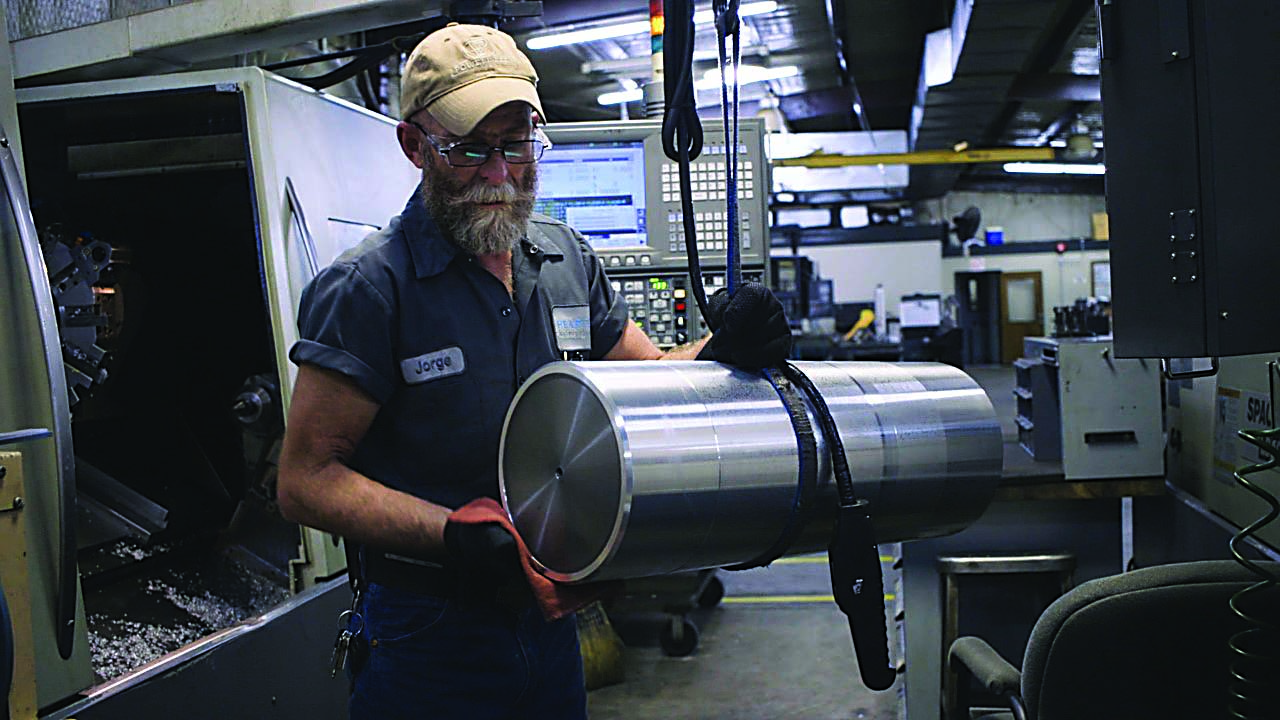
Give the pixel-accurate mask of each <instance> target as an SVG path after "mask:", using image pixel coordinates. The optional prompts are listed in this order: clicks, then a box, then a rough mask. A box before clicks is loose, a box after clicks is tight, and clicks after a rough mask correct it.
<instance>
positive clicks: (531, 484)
mask: <svg viewBox="0 0 1280 720" xmlns="http://www.w3.org/2000/svg"><path fill="white" fill-rule="evenodd" d="M795 365H796V366H797V367H798V368H799V369H800V370H802V371H803V372H804V373H805V374H806V375H808V376H809V377H810V378H811V379H812V381H813V383H814V384H815V385H816V386H817V388H818V389H819V390H820V391H821V393H822V396H823V398H824V399H825V400H826V403H827V406H828V407H829V408H830V411H831V415H832V418H833V419H834V420H835V422H836V426H837V427H838V428H839V430H840V436H841V439H842V441H843V443H844V450H845V456H846V457H847V458H848V461H849V468H850V470H851V472H852V475H853V480H854V484H855V488H856V493H857V496H858V497H859V498H862V499H865V500H868V501H870V512H871V517H872V519H873V522H874V524H875V529H876V540H877V542H880V543H885V542H897V541H902V540H911V539H917V538H924V537H932V536H937V535H944V534H947V533H951V532H955V531H958V530H960V529H963V528H964V527H966V526H967V525H968V524H969V523H971V522H973V521H974V520H976V519H977V518H978V516H979V515H981V514H982V512H983V511H984V510H985V509H986V507H987V504H988V503H989V502H990V500H991V497H992V495H993V494H994V492H995V487H996V482H997V480H998V479H999V476H1000V468H1001V438H1000V426H999V423H998V422H997V421H996V416H995V412H994V411H993V410H992V408H991V402H990V401H989V400H988V399H987V396H986V394H985V393H984V392H983V391H982V389H981V388H980V387H978V385H977V383H975V382H974V381H973V380H972V379H970V378H969V376H967V375H965V374H964V373H963V372H961V371H959V370H956V369H955V368H952V367H949V366H946V365H937V364H928V363H921V364H891V363H875V362H797V363H795ZM806 412H807V413H808V414H809V419H810V424H811V425H812V426H813V427H814V432H815V435H816V439H817V443H818V457H819V458H820V460H819V466H818V488H817V503H816V505H817V510H816V512H815V513H814V515H813V516H812V519H811V521H810V522H809V523H808V525H807V527H806V529H805V531H804V532H803V533H802V534H801V535H800V536H799V538H798V539H797V540H796V542H795V543H793V544H792V546H791V547H790V549H789V550H788V553H789V554H793V553H801V552H812V551H815V550H820V549H823V548H825V547H826V543H827V541H828V539H829V537H830V534H831V529H832V525H833V522H834V518H835V514H836V510H837V508H838V506H839V502H838V499H837V492H836V485H835V481H834V479H833V478H832V473H831V469H830V462H829V460H828V459H827V457H826V455H827V450H826V439H825V438H824V437H823V436H822V431H821V429H820V428H819V425H818V423H817V421H816V419H815V418H814V415H813V411H812V408H811V407H808V403H807V402H806ZM799 448H800V446H799V443H798V442H797V439H796V433H795V430H794V429H793V427H792V423H791V419H790V416H789V414H788V412H787V409H786V406H785V405H784V403H783V401H782V398H781V397H780V395H779V393H778V391H777V389H776V388H774V386H773V385H772V384H771V383H770V382H769V380H767V379H766V378H764V377H762V376H759V375H755V374H751V373H746V372H742V371H739V370H735V369H733V368H730V367H728V366H725V365H720V364H718V363H710V362H592V363H553V364H551V365H547V366H546V367H543V368H542V369H541V370H539V371H538V372H537V373H535V374H534V375H533V377H531V378H530V379H529V380H528V382H526V383H525V384H524V386H523V387H521V388H520V391H519V392H518V393H516V397H515V400H514V401H513V402H512V404H511V408H510V409H509V410H508V412H507V418H506V423H505V424H504V426H503V431H502V443H501V448H500V450H499V455H500V458H499V479H500V485H501V492H502V502H503V504H504V505H505V506H506V509H507V511H508V512H509V513H510V514H511V517H512V519H513V520H514V522H515V525H516V528H517V529H518V530H519V531H520V534H521V536H522V537H523V538H524V539H525V541H526V543H527V544H528V545H529V548H530V550H531V551H532V553H533V556H534V558H535V560H536V561H537V562H538V563H539V564H540V565H541V566H542V568H543V570H544V571H545V572H546V574H547V575H548V576H550V577H552V578H554V579H556V580H559V581H563V582H585V581H591V580H606V579H615V578H626V577H643V576H647V575H659V574H665V573H672V572H681V571H687V570H695V569H700V568H709V567H720V566H724V565H731V564H735V563H742V562H747V561H750V560H752V559H754V558H756V557H758V556H759V555H760V554H761V553H763V552H765V551H766V550H767V549H768V548H769V547H770V546H771V545H772V544H773V543H774V541H775V540H776V539H777V538H778V537H779V536H780V535H781V534H782V532H783V530H784V528H785V526H786V525H787V523H788V521H789V520H790V519H791V516H792V510H793V507H794V505H795V502H796V497H797V484H798V482H799V477H800V469H799V457H800V449H799Z"/></svg>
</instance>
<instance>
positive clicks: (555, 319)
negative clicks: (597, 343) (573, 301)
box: [551, 305, 591, 352]
mask: <svg viewBox="0 0 1280 720" xmlns="http://www.w3.org/2000/svg"><path fill="white" fill-rule="evenodd" d="M551 321H552V323H553V324H554V326H555V331H556V346H557V347H559V348H560V352H577V351H581V350H590V349H591V308H590V307H589V306H587V305H557V306H556V307H554V308H552V309H551Z"/></svg>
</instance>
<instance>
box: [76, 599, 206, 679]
mask: <svg viewBox="0 0 1280 720" xmlns="http://www.w3.org/2000/svg"><path fill="white" fill-rule="evenodd" d="M89 627H90V630H89V655H90V657H91V658H92V661H93V667H94V672H95V674H97V676H98V677H99V678H100V679H102V680H111V679H113V678H117V677H119V676H121V675H123V674H125V673H127V672H129V671H130V670H133V669H134V668H138V667H141V666H143V665H145V664H147V663H149V662H151V661H152V660H155V659H156V658H158V657H160V656H161V655H164V654H166V653H169V652H171V651H173V650H176V649H178V648H180V647H182V646H183V645H186V644H188V643H192V642H195V641H196V640H199V639H200V638H201V637H202V636H203V635H204V634H205V631H204V630H203V629H202V628H199V627H196V626H194V625H179V626H177V627H160V626H157V625H144V624H142V623H137V622H133V621H131V620H117V619H114V618H108V617H106V616H104V615H91V616H89Z"/></svg>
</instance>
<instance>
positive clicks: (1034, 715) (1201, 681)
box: [947, 560, 1280, 720]
mask: <svg viewBox="0 0 1280 720" xmlns="http://www.w3.org/2000/svg"><path fill="white" fill-rule="evenodd" d="M1261 564H1262V565H1264V566H1266V567H1267V568H1268V569H1269V570H1271V572H1273V573H1275V572H1278V571H1280V564H1278V563H1261ZM1257 581H1258V578H1257V576H1255V575H1253V574H1252V573H1250V572H1249V571H1247V570H1246V569H1245V568H1244V567H1242V566H1240V565H1239V564H1237V563H1236V562H1234V561H1231V560H1212V561H1206V562H1194V563H1180V564H1174V565H1161V566H1156V567H1151V568H1144V569H1141V570H1135V571H1133V572H1129V573H1125V574H1122V575H1115V576H1111V577H1105V578H1099V579H1097V580H1091V581H1089V582H1086V583H1083V584H1081V585H1079V586H1078V587H1076V588H1074V589H1073V590H1071V591H1069V592H1068V593H1066V594H1065V595H1063V596H1062V597H1060V598H1058V600H1056V601H1055V602H1054V603H1053V604H1052V605H1050V606H1049V608H1048V609H1047V610H1045V611H1044V613H1043V614H1042V615H1041V616H1040V619H1039V620H1037V621H1036V624H1035V627H1034V628H1033V629H1032V631H1031V638H1030V640H1029V641H1028V643H1027V649H1026V653H1025V654H1024V656H1023V661H1022V670H1021V671H1019V670H1018V669H1016V668H1014V667H1013V665H1011V664H1010V663H1009V662H1007V661H1006V660H1005V659H1004V658H1002V657H1000V655H999V654H998V653H996V651H995V650H994V649H992V648H991V646H990V645H989V644H987V643H986V642H985V641H983V640H982V639H980V638H976V637H962V638H958V639H957V640H956V641H955V642H954V643H953V644H952V645H951V649H950V652H949V653H948V666H949V667H950V669H951V671H953V672H956V673H958V677H957V678H955V679H956V683H957V686H958V687H959V688H960V696H959V698H958V706H957V707H956V708H948V713H947V716H948V718H951V719H953V720H954V719H955V718H964V719H965V720H967V719H968V718H969V717H970V711H969V707H968V703H967V702H966V698H965V697H964V696H965V695H966V694H967V693H966V690H967V688H968V685H969V678H968V675H969V674H972V676H973V677H974V678H975V679H977V681H978V683H979V684H980V685H982V686H983V687H984V688H985V689H986V690H988V691H990V692H992V693H994V694H995V695H998V696H1001V697H1004V698H1006V699H1007V701H1008V706H1009V708H1010V710H1009V711H1002V712H1000V713H997V714H995V715H984V716H983V717H984V718H1009V717H1013V718H1015V719H1016V720H1023V719H1024V718H1025V719H1028V720H1080V719H1082V718H1089V720H1108V719H1110V718H1116V719H1117V720H1118V719H1120V718H1124V720H1135V719H1145V718H1224V717H1227V697H1228V680H1229V674H1228V673H1229V669H1228V668H1229V665H1230V661H1231V657H1232V653H1231V652H1230V651H1229V650H1228V646H1227V640H1228V638H1229V637H1230V636H1231V635H1232V634H1233V633H1235V632H1238V631H1240V630H1243V629H1245V628H1246V627H1248V625H1247V624H1246V623H1245V622H1244V621H1243V620H1241V619H1240V618H1239V617H1237V616H1236V615H1235V614H1234V613H1233V612H1232V611H1231V609H1230V607H1229V606H1228V600H1229V599H1230V598H1231V596H1232V595H1233V594H1235V593H1236V592H1238V591H1239V590H1241V589H1243V588H1246V587H1248V586H1250V585H1252V584H1254V583H1256V582H1257ZM1268 602H1269V603H1270V605H1271V606H1272V607H1271V608H1270V610H1271V611H1272V617H1275V616H1276V614H1277V613H1275V610H1277V609H1278V607H1277V606H1280V602H1277V601H1276V599H1275V598H1274V597H1272V598H1270V599H1269V600H1268ZM1272 657H1273V658H1274V657H1275V656H1274V654H1273V656H1272ZM1262 672H1263V673H1265V674H1269V675H1271V676H1273V677H1274V676H1275V675H1277V674H1280V672H1278V670H1277V667H1276V665H1275V663H1274V661H1273V662H1272V663H1270V665H1269V667H1265V668H1264V669H1263V670H1262ZM1274 679H1275V680H1276V681H1277V683H1280V678H1274ZM1273 687H1276V686H1273ZM1272 711H1280V708H1274V707H1273V708H1272Z"/></svg>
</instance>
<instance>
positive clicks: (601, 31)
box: [526, 0, 778, 50]
mask: <svg viewBox="0 0 1280 720" xmlns="http://www.w3.org/2000/svg"><path fill="white" fill-rule="evenodd" d="M777 9H778V3H777V2H775V0H768V1H767V2H749V3H743V4H742V5H739V6H738V17H740V18H744V17H749V16H751V15H762V14H764V13H771V12H773V11H774V10H777ZM693 21H694V22H695V23H698V24H702V25H705V24H707V23H709V22H711V11H710V10H700V11H698V12H695V13H694V14H693ZM647 34H649V21H648V20H647V19H645V20H634V21H628V22H621V23H613V24H610V25H598V26H596V27H591V28H584V29H582V30H569V31H567V32H555V33H550V34H547V35H539V36H537V37H532V38H529V40H528V42H527V43H526V45H527V46H528V47H529V49H530V50H547V49H549V48H556V47H563V46H565V45H574V44H576V43H585V42H594V41H596V40H609V39H611V38H619V37H628V36H630V35H647Z"/></svg>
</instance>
